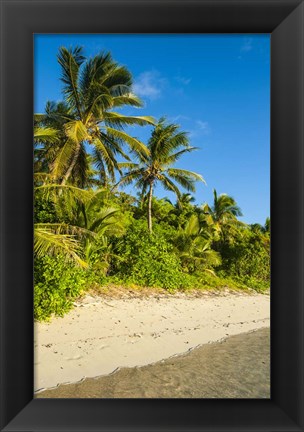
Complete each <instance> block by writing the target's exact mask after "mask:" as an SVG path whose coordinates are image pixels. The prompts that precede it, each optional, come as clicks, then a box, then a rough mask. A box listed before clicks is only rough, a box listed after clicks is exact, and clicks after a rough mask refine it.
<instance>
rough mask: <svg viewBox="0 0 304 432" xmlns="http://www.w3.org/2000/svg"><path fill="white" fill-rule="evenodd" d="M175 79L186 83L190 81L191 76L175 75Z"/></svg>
mask: <svg viewBox="0 0 304 432" xmlns="http://www.w3.org/2000/svg"><path fill="white" fill-rule="evenodd" d="M175 79H176V81H177V82H179V83H180V84H184V85H188V84H189V83H190V82H191V78H185V77H183V76H176V77H175Z"/></svg>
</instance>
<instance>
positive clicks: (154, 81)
mask: <svg viewBox="0 0 304 432" xmlns="http://www.w3.org/2000/svg"><path fill="white" fill-rule="evenodd" d="M165 83H166V80H165V79H164V78H162V77H161V76H160V73H159V72H158V71H146V72H143V73H141V74H140V75H139V76H138V77H137V78H136V79H135V82H134V85H133V91H134V93H135V94H136V95H138V96H142V97H147V98H149V99H158V98H159V97H161V93H162V90H163V88H164V85H165Z"/></svg>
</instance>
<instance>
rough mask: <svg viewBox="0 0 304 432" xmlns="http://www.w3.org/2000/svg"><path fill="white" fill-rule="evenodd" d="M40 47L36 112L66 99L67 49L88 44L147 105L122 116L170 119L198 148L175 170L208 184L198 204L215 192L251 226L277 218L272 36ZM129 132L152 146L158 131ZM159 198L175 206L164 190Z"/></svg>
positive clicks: (71, 40)
mask: <svg viewBox="0 0 304 432" xmlns="http://www.w3.org/2000/svg"><path fill="white" fill-rule="evenodd" d="M34 45H35V46H34V76H35V81H34V83H35V86H34V87H35V94H34V105H35V112H43V110H44V107H45V103H46V101H47V100H54V101H58V100H61V99H62V95H61V83H60V80H59V77H60V68H59V65H58V63H57V60H56V55H57V52H58V49H59V47H60V46H67V47H69V46H75V45H81V46H83V48H84V53H85V55H86V56H87V57H90V56H94V55H95V54H97V53H98V52H100V51H110V52H111V53H112V56H113V57H114V59H115V60H116V61H117V62H119V63H120V64H123V65H125V66H127V68H128V69H129V70H130V71H131V73H132V75H133V77H134V92H135V93H136V94H137V95H138V96H140V97H141V98H142V99H143V101H144V103H145V106H144V108H142V109H136V108H128V109H124V110H123V112H124V113H126V114H133V115H152V116H154V117H156V118H160V117H162V116H166V117H167V118H168V120H169V121H170V122H174V123H178V124H179V125H180V126H181V130H183V131H187V132H188V133H189V138H190V142H191V145H193V146H196V147H199V150H198V151H196V152H193V153H191V154H187V155H185V157H184V158H183V159H180V161H179V162H178V163H177V164H176V166H177V167H179V168H185V169H189V170H192V171H196V172H198V173H200V174H202V175H203V177H204V178H205V180H206V182H207V186H205V185H203V184H197V191H196V193H195V198H196V203H197V204H201V203H203V202H208V203H209V204H210V203H212V190H213V188H215V189H216V190H217V192H218V194H220V193H227V194H229V195H232V196H233V197H234V198H235V199H236V201H237V203H238V204H239V206H240V207H241V209H242V211H243V215H244V216H243V218H242V219H243V220H244V221H245V222H247V223H254V222H258V223H262V224H264V222H265V219H266V217H267V216H269V215H270V36H269V35H250V34H244V35H155V34H153V35H102V34H100V35H96V34H92V35H35V37H34ZM128 132H129V133H131V134H132V135H133V136H136V137H137V138H139V139H141V140H143V141H144V142H147V140H148V138H149V135H150V133H151V128H150V127H136V128H135V127H133V128H130V129H129V130H128ZM126 191H127V192H130V191H131V189H128V190H126ZM133 193H135V191H134V192H133ZM156 194H157V195H158V196H159V197H164V196H168V197H169V198H170V199H173V200H174V198H173V196H172V195H171V194H170V193H168V192H167V191H163V190H162V188H160V187H158V188H157V189H156Z"/></svg>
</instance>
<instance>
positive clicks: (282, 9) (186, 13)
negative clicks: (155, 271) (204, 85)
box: [0, 0, 304, 432]
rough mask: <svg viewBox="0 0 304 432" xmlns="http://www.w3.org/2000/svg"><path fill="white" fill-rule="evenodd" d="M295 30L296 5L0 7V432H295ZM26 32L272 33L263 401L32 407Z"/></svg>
mask: <svg viewBox="0 0 304 432" xmlns="http://www.w3.org/2000/svg"><path fill="white" fill-rule="evenodd" d="M303 30H304V5H303V0H288V1H287V0H286V1H285V0H262V1H260V0H254V1H252V0H241V1H239V0H237V1H235V0H213V1H209V0H207V1H204V0H200V1H193V0H188V1H180V0H166V1H165V0H164V1H151V0H147V1H146V0H141V1H132V0H111V1H91V0H87V1H83V0H74V1H66V0H62V1H53V0H45V1H41V0H40V1H36V0H23V1H21V0H20V1H15V0H2V1H1V129H0V130H1V159H0V160H1V171H0V174H1V303H0V305H1V375H0V376H1V385H0V388H1V405H0V412H1V420H0V421H1V423H0V426H1V430H3V431H67V430H73V431H91V430H99V431H132V432H133V431H171V430H174V431H194V430H195V431H198V430H202V431H210V430H212V431H238V430H242V431H243V430H250V431H260V430H263V431H266V430H267V431H303V430H304V429H303V428H304V426H303V424H304V423H303V329H304V326H303V96H304V93H303V80H304V68H303V60H304V50H303V42H304V40H303ZM33 33H270V34H271V222H272V239H271V260H272V265H271V269H272V270H271V271H272V276H271V280H272V282H271V293H272V299H271V327H272V328H271V399H270V400H222V399H216V400H205V399H187V400H186V399H185V400H183V399H177V400H173V399H166V400H157V399H155V400H154V399H153V400H149V399H137V400H126V399H123V400H102V399H100V400H99V399H94V400H87V399H86V400H85V399H83V400H82V399H70V400H60V399H59V400H58V399H57V400H56V399H53V400H52V399H33V299H32V289H33V276H32V270H33V256H32V238H33V228H32V227H33V176H32V161H33V155H32V152H33V149H32V136H33V131H32V113H33V84H32V82H33ZM287 228H288V229H287Z"/></svg>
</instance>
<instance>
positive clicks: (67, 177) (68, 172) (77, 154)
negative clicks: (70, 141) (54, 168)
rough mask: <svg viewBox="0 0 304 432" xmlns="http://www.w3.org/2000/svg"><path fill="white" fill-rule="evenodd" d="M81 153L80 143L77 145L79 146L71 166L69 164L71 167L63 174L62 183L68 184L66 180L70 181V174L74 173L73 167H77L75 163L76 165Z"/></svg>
mask: <svg viewBox="0 0 304 432" xmlns="http://www.w3.org/2000/svg"><path fill="white" fill-rule="evenodd" d="M79 153H80V144H78V146H77V148H76V150H75V153H74V156H73V159H72V161H71V163H70V166H69V168H68V169H67V172H66V173H65V175H64V176H63V179H62V181H61V184H62V185H65V184H66V182H67V181H68V179H69V177H70V175H71V174H72V171H73V169H74V167H75V165H76V162H77V159H78V156H79Z"/></svg>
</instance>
